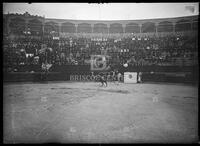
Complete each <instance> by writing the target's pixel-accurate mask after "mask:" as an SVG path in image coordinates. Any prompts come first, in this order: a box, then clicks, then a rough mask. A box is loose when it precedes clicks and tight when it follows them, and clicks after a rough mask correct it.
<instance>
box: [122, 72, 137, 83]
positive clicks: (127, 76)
mask: <svg viewBox="0 0 200 146" xmlns="http://www.w3.org/2000/svg"><path fill="white" fill-rule="evenodd" d="M124 83H137V73H136V72H124Z"/></svg>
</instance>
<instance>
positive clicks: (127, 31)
mask: <svg viewBox="0 0 200 146" xmlns="http://www.w3.org/2000/svg"><path fill="white" fill-rule="evenodd" d="M3 28H4V29H3V35H4V37H3V51H4V56H3V59H4V62H3V63H4V71H5V72H18V71H24V72H27V71H35V70H34V68H33V66H40V67H41V65H42V63H44V62H45V61H47V62H48V63H49V64H52V65H53V66H55V65H57V66H59V65H89V64H90V58H91V55H107V56H108V62H107V64H109V65H110V66H115V65H123V64H125V63H127V64H128V65H129V66H151V65H156V66H195V65H197V64H198V34H197V30H198V16H188V17H179V18H163V19H144V20H127V21H126V20H122V21H94V20H92V21H89V20H88V21H86V20H64V19H48V18H44V17H40V16H33V15H30V14H29V13H27V12H26V13H24V14H4V15H3ZM23 66H29V67H30V68H31V69H28V70H27V68H26V69H24V70H23V69H20V68H23Z"/></svg>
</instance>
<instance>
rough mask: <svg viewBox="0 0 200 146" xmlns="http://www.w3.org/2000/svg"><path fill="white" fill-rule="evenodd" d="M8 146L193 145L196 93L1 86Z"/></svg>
mask: <svg viewBox="0 0 200 146" xmlns="http://www.w3.org/2000/svg"><path fill="white" fill-rule="evenodd" d="M4 93H5V94H4V121H7V122H6V123H4V124H5V127H4V136H5V137H4V141H5V142H6V143H41V142H49V143H51V142H59V143H60V142H61V143H68V142H69V143H82V142H83V143H118V142H119V143H180V142H183V143H191V142H195V141H196V140H197V139H198V131H197V126H198V122H197V121H198V120H197V119H198V88H197V87H195V86H188V85H183V84H161V83H160V84H155V83H142V84H124V83H120V84H119V85H117V84H115V83H111V82H109V83H108V87H100V84H99V83H95V82H73V83H72V82H49V83H48V84H46V83H12V84H11V83H7V84H5V85H4Z"/></svg>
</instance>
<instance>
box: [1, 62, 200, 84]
mask: <svg viewBox="0 0 200 146" xmlns="http://www.w3.org/2000/svg"><path fill="white" fill-rule="evenodd" d="M118 69H119V71H120V72H122V74H123V73H124V72H126V71H128V72H142V73H143V75H142V80H143V81H144V82H149V81H150V82H180V83H195V82H198V66H192V67H191V66H188V67H180V68H179V67H177V66H165V67H163V66H160V67H158V66H143V67H133V66H132V67H131V66H129V67H127V68H124V67H121V68H120V67H118ZM58 70H59V72H58ZM56 71H57V72H56ZM98 73H99V72H97V73H95V74H98ZM70 75H91V70H90V66H78V65H77V66H57V67H54V69H53V71H52V72H50V73H49V74H48V77H47V79H44V80H46V81H69V80H70ZM3 80H4V82H20V81H22V82H26V81H32V82H37V81H42V80H43V79H41V73H40V72H11V73H4V76H3ZM79 81H81V80H79Z"/></svg>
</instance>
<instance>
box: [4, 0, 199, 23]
mask: <svg viewBox="0 0 200 146" xmlns="http://www.w3.org/2000/svg"><path fill="white" fill-rule="evenodd" d="M8 12H9V13H20V14H23V13H25V12H28V13H30V14H31V15H39V16H44V17H45V18H56V19H76V20H136V19H152V18H171V17H182V16H192V15H199V3H104V4H97V3H92V4H87V3H31V4H28V3H3V13H4V14H7V13H8Z"/></svg>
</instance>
